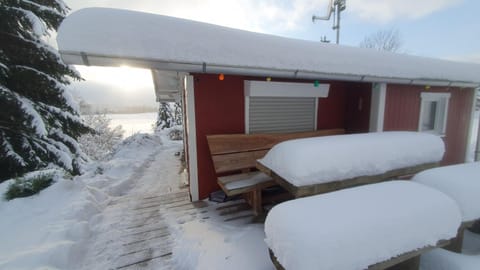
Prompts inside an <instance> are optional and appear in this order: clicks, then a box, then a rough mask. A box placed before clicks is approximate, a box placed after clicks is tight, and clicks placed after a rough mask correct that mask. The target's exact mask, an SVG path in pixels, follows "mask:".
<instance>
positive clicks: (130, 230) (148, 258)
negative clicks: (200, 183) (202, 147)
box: [97, 190, 255, 270]
mask: <svg viewBox="0 0 480 270" xmlns="http://www.w3.org/2000/svg"><path fill="white" fill-rule="evenodd" d="M107 208H109V212H110V218H112V219H113V220H114V221H113V222H114V224H115V226H114V230H115V232H113V233H112V236H111V237H106V238H105V239H106V240H103V241H102V242H101V243H99V244H98V245H100V246H103V250H101V251H100V253H99V254H97V256H103V257H106V256H111V255H109V254H116V255H115V256H114V257H112V258H110V257H109V258H107V260H108V261H109V262H110V263H109V264H110V268H109V269H112V270H116V269H121V270H123V269H125V270H131V269H174V268H175V267H174V265H173V262H172V257H173V249H174V246H175V238H174V233H175V232H176V231H177V230H178V229H179V228H180V227H181V226H182V224H185V223H187V222H190V221H194V220H201V221H202V222H209V220H211V221H213V220H215V221H216V222H218V221H220V222H222V221H224V222H229V221H237V222H238V221H241V222H242V223H251V222H253V221H254V220H255V216H254V214H253V211H252V210H251V207H250V206H249V205H248V204H247V203H246V202H245V201H244V200H237V201H230V202H226V203H221V204H218V203H213V202H206V201H199V202H193V203H192V202H190V198H189V194H188V191H187V190H182V191H180V192H175V193H168V194H162V195H156V194H145V195H142V196H138V195H132V196H129V195H127V196H122V197H120V198H118V199H117V200H115V201H112V202H110V204H109V207H107ZM112 230H113V229H112Z"/></svg>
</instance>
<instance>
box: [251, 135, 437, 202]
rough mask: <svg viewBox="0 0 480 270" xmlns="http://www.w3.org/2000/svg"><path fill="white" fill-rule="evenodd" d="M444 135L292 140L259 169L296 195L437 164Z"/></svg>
mask: <svg viewBox="0 0 480 270" xmlns="http://www.w3.org/2000/svg"><path fill="white" fill-rule="evenodd" d="M444 152H445V146H444V143H443V140H442V139H441V138H440V137H438V136H435V135H432V134H427V133H419V132H380V133H362V134H350V135H337V136H326V137H316V138H307V139H298V140H290V141H285V142H282V143H279V144H277V145H275V146H274V147H273V148H272V149H271V150H270V151H268V153H267V154H266V155H265V157H264V158H262V159H260V160H258V162H257V168H258V169H259V170H261V171H263V172H264V173H266V174H267V175H270V176H271V177H272V178H273V179H274V180H275V181H276V182H277V183H278V184H280V185H281V186H282V187H283V188H285V189H286V190H288V191H289V192H290V193H291V194H293V195H294V196H295V197H297V198H298V197H305V196H310V195H314V194H320V193H326V192H330V191H335V190H339V189H342V188H348V187H353V186H358V185H363V184H371V183H377V182H382V181H385V180H389V179H394V178H399V177H401V176H406V175H413V174H415V173H418V172H419V171H422V170H425V169H430V168H432V167H436V166H437V165H438V162H439V161H441V160H442V157H443V154H444Z"/></svg>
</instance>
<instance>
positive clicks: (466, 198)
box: [412, 162, 480, 221]
mask: <svg viewBox="0 0 480 270" xmlns="http://www.w3.org/2000/svg"><path fill="white" fill-rule="evenodd" d="M412 180H413V181H416V182H419V183H422V184H425V185H427V186H430V187H432V188H435V189H438V190H439V191H441V192H443V193H445V194H447V195H448V196H450V197H451V198H452V199H454V200H455V201H456V202H457V203H458V205H459V207H460V210H461V211H462V216H463V218H462V219H463V221H473V220H476V219H479V218H480V162H474V163H465V164H460V165H451V166H446V167H439V168H435V169H430V170H426V171H423V172H421V173H419V174H417V175H415V176H414V177H413V178H412Z"/></svg>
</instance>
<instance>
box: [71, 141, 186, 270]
mask: <svg viewBox="0 0 480 270" xmlns="http://www.w3.org/2000/svg"><path fill="white" fill-rule="evenodd" d="M181 147H182V145H181V143H178V142H170V141H168V142H166V143H165V144H164V145H163V146H160V148H159V150H158V151H157V152H155V153H154V154H152V155H151V156H150V157H149V158H148V159H147V160H146V161H145V162H144V163H143V165H142V166H140V167H138V168H137V169H136V170H135V171H134V172H133V174H132V175H131V176H130V178H129V179H128V180H127V181H126V182H128V183H132V186H131V189H130V190H129V191H128V192H127V193H126V194H125V195H123V196H119V197H116V198H115V199H113V200H112V201H111V202H110V203H109V205H108V206H107V207H106V208H105V209H104V210H103V211H102V213H101V214H99V215H98V216H97V220H96V222H97V224H95V225H94V230H95V231H96V235H95V237H94V238H95V240H94V241H92V244H91V245H90V248H89V250H88V252H87V254H86V256H85V260H84V262H83V264H82V265H81V267H80V269H172V266H171V257H172V249H173V239H172V236H171V228H170V227H169V222H168V221H167V219H166V217H165V214H166V211H167V210H168V208H171V207H178V208H180V209H181V208H182V207H184V206H189V205H190V206H191V205H192V204H191V203H190V202H189V195H188V191H187V190H186V189H185V188H183V189H182V188H180V183H181V180H182V179H181V175H179V174H178V171H179V166H180V162H179V161H178V158H175V157H174V154H175V153H176V152H178V151H180V150H181Z"/></svg>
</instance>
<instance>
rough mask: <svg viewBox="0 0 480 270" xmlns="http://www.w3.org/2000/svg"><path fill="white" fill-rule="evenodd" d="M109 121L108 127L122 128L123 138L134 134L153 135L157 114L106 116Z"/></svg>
mask: <svg viewBox="0 0 480 270" xmlns="http://www.w3.org/2000/svg"><path fill="white" fill-rule="evenodd" d="M107 117H108V118H109V119H111V121H110V127H112V128H113V127H116V126H118V125H121V126H122V129H123V130H125V133H124V134H123V137H124V138H126V137H129V136H131V135H133V134H135V133H137V132H138V133H153V126H154V124H155V121H156V120H157V113H156V112H152V113H134V114H107Z"/></svg>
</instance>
